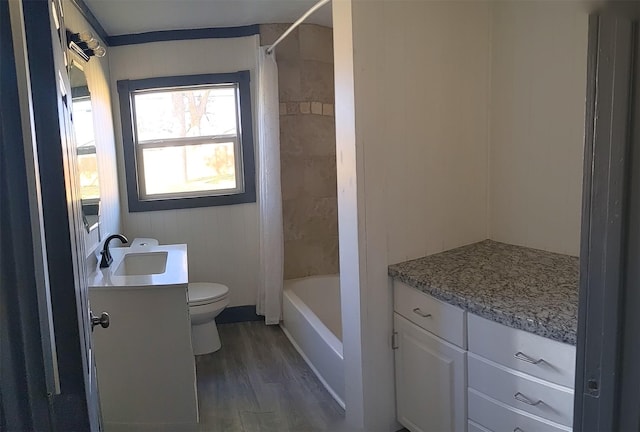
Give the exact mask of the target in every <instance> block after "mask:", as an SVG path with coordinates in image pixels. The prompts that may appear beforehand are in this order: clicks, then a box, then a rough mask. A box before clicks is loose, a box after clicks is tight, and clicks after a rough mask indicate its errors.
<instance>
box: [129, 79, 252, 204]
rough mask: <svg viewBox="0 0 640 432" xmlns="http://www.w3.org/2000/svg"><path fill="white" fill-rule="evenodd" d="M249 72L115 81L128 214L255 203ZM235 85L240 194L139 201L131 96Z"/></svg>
mask: <svg viewBox="0 0 640 432" xmlns="http://www.w3.org/2000/svg"><path fill="white" fill-rule="evenodd" d="M250 82H251V78H250V72H249V71H248V70H247V71H240V72H234V73H221V74H205V75H183V76H173V77H160V78H147V79H141V80H121V81H118V98H119V101H120V117H121V119H122V144H123V149H124V165H125V175H126V180H127V197H128V203H129V211H130V212H145V211H155V210H172V209H181V208H196V207H212V206H221V205H232V204H243V203H252V202H256V184H255V175H256V173H255V161H254V153H253V151H254V150H253V120H252V116H251V88H250ZM225 83H237V84H238V87H239V91H240V146H241V148H242V164H243V172H244V192H243V193H238V194H233V195H217V196H201V197H185V198H174V199H161V200H146V201H143V200H140V199H139V194H138V172H137V168H136V165H137V164H136V150H135V142H134V137H133V112H132V110H131V93H132V92H135V91H138V90H149V89H155V88H163V87H164V88H166V87H180V86H194V85H203V84H225Z"/></svg>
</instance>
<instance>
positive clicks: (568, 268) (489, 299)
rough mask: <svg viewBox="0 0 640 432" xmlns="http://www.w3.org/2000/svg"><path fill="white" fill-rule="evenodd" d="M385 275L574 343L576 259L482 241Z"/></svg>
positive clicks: (506, 321) (391, 268)
mask: <svg viewBox="0 0 640 432" xmlns="http://www.w3.org/2000/svg"><path fill="white" fill-rule="evenodd" d="M389 276H391V277H393V278H394V279H396V280H399V281H401V282H404V283H405V284H407V285H410V286H412V287H414V288H417V289H419V290H421V291H423V292H425V293H427V294H429V295H431V296H433V297H435V298H437V299H439V300H442V301H444V302H447V303H449V304H452V305H454V306H458V307H460V308H462V309H465V310H467V311H469V312H471V313H473V314H476V315H479V316H481V317H483V318H487V319H490V320H493V321H496V322H499V323H501V324H505V325H507V326H509V327H513V328H516V329H521V330H525V331H528V332H531V333H535V334H538V335H540V336H544V337H546V338H549V339H554V340H557V341H560V342H565V343H568V344H572V345H575V344H576V330H577V322H578V281H579V259H578V258H577V257H573V256H569V255H561V254H556V253H551V252H545V251H541V250H537V249H530V248H526V247H521V246H514V245H509V244H505V243H498V242H495V241H492V240H485V241H482V242H479V243H474V244H471V245H468V246H463V247H460V248H457V249H452V250H449V251H445V252H442V253H438V254H435V255H430V256H428V257H424V258H419V259H416V260H411V261H406V262H403V263H399V264H394V265H391V266H389Z"/></svg>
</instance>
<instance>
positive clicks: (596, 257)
mask: <svg viewBox="0 0 640 432" xmlns="http://www.w3.org/2000/svg"><path fill="white" fill-rule="evenodd" d="M607 3H609V4H608V5H607V9H606V10H603V11H601V12H600V13H597V14H594V15H592V16H591V17H590V22H589V57H588V58H589V64H588V71H587V72H588V75H587V76H588V80H587V83H588V92H587V96H588V97H587V106H586V125H585V164H584V167H585V169H584V172H585V177H584V182H583V184H584V191H583V221H582V239H581V251H580V255H581V256H580V258H581V260H580V266H581V268H580V297H579V302H580V306H579V311H578V341H577V342H578V343H577V353H576V384H575V403H574V424H573V428H574V430H581V431H582V430H584V431H592V430H593V431H596V430H597V431H600V430H602V431H605V430H606V431H609V430H639V428H640V418H639V417H638V410H639V409H640V367H639V365H640V344H639V343H638V336H637V335H638V330H639V329H640V316H639V315H638V309H639V308H640V295H639V290H638V285H639V284H640V273H639V269H640V267H638V259H639V258H638V257H639V256H640V231H639V225H638V217H640V195H639V194H640V179H639V177H638V173H639V172H640V133H639V130H640V129H639V121H640V116H639V114H638V113H639V112H640V94H639V90H638V89H639V86H640V82H639V80H638V77H640V69H639V66H638V61H639V59H638V55H639V54H640V39H639V36H638V34H639V26H640V3H638V2H607Z"/></svg>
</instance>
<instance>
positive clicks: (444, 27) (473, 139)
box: [333, 1, 490, 431]
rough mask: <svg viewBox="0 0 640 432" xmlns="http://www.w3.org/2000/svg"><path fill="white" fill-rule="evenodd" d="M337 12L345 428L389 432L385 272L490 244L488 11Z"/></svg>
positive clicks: (428, 5)
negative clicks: (451, 251)
mask: <svg viewBox="0 0 640 432" xmlns="http://www.w3.org/2000/svg"><path fill="white" fill-rule="evenodd" d="M333 8H334V41H335V43H334V52H335V56H336V58H335V65H336V133H337V137H338V144H337V147H338V196H339V198H338V199H339V216H340V220H339V226H340V252H341V261H340V268H341V284H342V290H343V291H342V294H343V301H342V306H343V323H344V328H343V334H344V343H345V361H346V370H345V375H346V376H347V386H346V405H347V416H348V418H349V420H350V422H351V423H352V424H353V425H354V426H361V427H364V430H367V431H376V430H381V431H389V430H395V429H393V428H394V427H395V426H396V425H395V420H394V419H395V410H394V384H393V353H392V350H391V345H390V336H391V329H392V297H391V289H390V287H389V281H388V277H387V266H388V265H389V264H390V263H393V262H398V261H403V260H406V259H410V258H417V257H420V256H424V255H427V254H431V253H435V252H439V251H442V250H444V249H450V248H453V247H456V246H460V245H464V244H467V243H472V242H475V241H479V240H483V239H484V238H486V231H487V172H486V170H487V154H488V134H487V127H488V104H489V94H488V88H489V86H488V84H489V58H490V57H489V52H490V51H489V43H490V33H489V23H490V10H489V6H488V4H487V3H484V2H416V1H394V2H383V1H367V2H364V1H357V2H349V1H338V2H334V4H333ZM349 12H351V14H352V16H351V17H350V16H349ZM350 37H352V38H353V47H349V46H347V47H345V41H346V40H347V39H348V38H350ZM346 45H348V43H347V44H346ZM351 62H352V64H351ZM352 80H353V81H352ZM351 81H352V82H351ZM354 104H355V105H354ZM349 110H354V113H353V114H351V115H355V131H354V130H352V128H353V126H352V125H350V124H349V119H348V118H349V112H348V111H349ZM343 119H345V120H344V121H343ZM354 134H355V136H354ZM354 310H358V312H359V314H357V313H354ZM356 320H358V321H359V322H354V321H356ZM348 323H349V324H348ZM355 327H359V328H358V329H356V328H355ZM348 344H349V345H348ZM351 344H356V346H353V345H351ZM358 362H360V363H359V364H357V363H358ZM360 367H361V368H362V370H361V371H359V368H360Z"/></svg>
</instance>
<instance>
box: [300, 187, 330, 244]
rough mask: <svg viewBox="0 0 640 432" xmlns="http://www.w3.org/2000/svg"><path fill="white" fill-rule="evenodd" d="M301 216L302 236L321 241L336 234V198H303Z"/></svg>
mask: <svg viewBox="0 0 640 432" xmlns="http://www.w3.org/2000/svg"><path fill="white" fill-rule="evenodd" d="M300 207H302V208H303V210H302V211H304V215H303V216H301V217H302V227H301V231H302V238H303V239H305V240H315V241H323V240H324V239H325V238H327V237H331V236H335V235H338V199H337V198H336V197H328V198H305V199H304V204H301V205H300Z"/></svg>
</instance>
